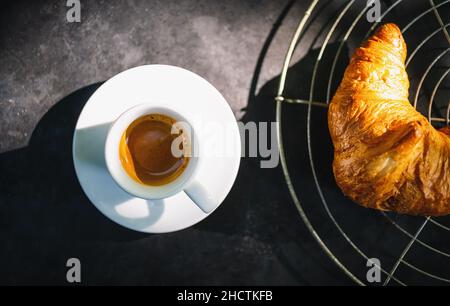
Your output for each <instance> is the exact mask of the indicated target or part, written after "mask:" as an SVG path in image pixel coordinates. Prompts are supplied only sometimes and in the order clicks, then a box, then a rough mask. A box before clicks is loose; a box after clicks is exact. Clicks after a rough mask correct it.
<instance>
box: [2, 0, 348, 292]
mask: <svg viewBox="0 0 450 306" xmlns="http://www.w3.org/2000/svg"><path fill="white" fill-rule="evenodd" d="M81 3H82V20H81V23H73V24H69V23H67V22H66V19H65V18H66V11H67V8H66V7H65V1H6V2H4V3H2V4H1V6H0V105H1V107H0V152H3V153H2V154H0V172H1V175H0V186H1V187H0V209H1V213H0V237H1V241H2V249H1V251H0V261H1V264H0V283H2V284H66V281H65V273H66V267H65V262H66V260H67V259H68V258H70V257H78V258H80V260H81V262H82V267H83V275H82V281H83V284H175V285H176V284H178V285H179V284H191V285H196V284H204V285H218V284H220V285H232V284H235V285H242V284H247V285H249V284H253V285H264V284H265V285H268V284H277V285H281V284H309V283H316V284H318V283H321V284H327V283H328V284H335V283H349V280H348V279H347V278H346V277H345V276H344V275H342V273H341V272H340V271H339V270H338V269H337V268H336V267H335V266H334V265H333V264H332V262H331V261H330V260H329V259H328V258H327V257H326V256H325V255H324V254H323V253H322V252H321V251H320V249H319V247H318V246H317V244H316V242H315V241H314V240H313V239H312V238H311V236H310V234H309V232H307V230H306V229H305V228H304V226H303V224H302V222H301V220H300V219H299V217H298V214H297V212H296V210H295V207H294V206H293V205H292V203H291V201H290V198H289V194H288V192H287V189H286V187H285V183H284V180H283V177H282V174H281V170H280V169H279V168H277V169H270V170H267V171H263V172H260V171H261V169H260V168H259V161H258V160H257V159H245V160H243V161H242V163H241V169H240V173H239V176H238V179H237V181H236V184H235V186H234V187H233V190H232V191H231V193H230V195H229V196H228V197H227V199H226V200H225V203H223V205H222V206H221V207H220V208H219V209H218V210H217V211H216V212H215V213H214V214H213V215H212V216H210V217H209V218H207V219H206V220H204V221H203V222H201V223H200V224H198V225H196V226H194V227H193V228H190V229H187V230H184V231H181V232H177V233H171V234H164V235H143V234H140V233H136V232H132V231H129V230H126V229H124V228H121V227H120V226H118V225H116V224H114V223H112V222H111V221H109V220H108V219H107V218H105V217H104V216H102V215H101V214H100V213H99V212H98V211H97V210H96V209H95V208H94V207H93V206H92V205H91V204H90V203H89V200H88V199H87V198H86V197H85V195H84V194H83V192H82V191H81V188H80V186H79V184H78V182H77V180H76V177H75V175H74V171H73V166H72V160H71V153H70V150H71V147H70V146H71V136H72V133H73V127H74V124H75V121H76V117H77V115H78V113H79V112H80V110H81V108H82V105H83V104H84V103H85V102H86V100H87V98H88V97H89V95H90V94H92V92H93V91H94V90H95V88H97V87H98V85H99V84H100V83H99V82H103V81H105V80H106V79H108V78H110V77H111V76H113V75H114V74H116V73H118V72H120V71H122V70H124V69H127V68H130V67H133V66H137V65H142V64H151V63H163V64H171V65H178V66H181V67H184V68H186V69H189V70H192V71H194V72H196V73H198V74H200V75H202V76H203V77H205V78H206V79H208V80H209V81H210V82H211V83H212V84H213V85H214V86H216V87H217V88H218V89H219V90H220V91H221V92H222V93H223V95H224V96H225V98H226V99H227V101H228V102H229V103H230V106H231V107H232V109H233V111H234V113H235V115H236V118H237V119H240V118H243V117H244V115H245V114H247V119H246V120H256V121H258V120H261V121H272V120H273V119H274V104H273V96H274V93H275V92H274V88H273V87H272V86H271V87H270V89H269V91H268V93H267V95H266V96H267V99H265V100H264V102H263V105H262V106H263V107H262V108H261V109H262V110H263V112H262V113H261V114H258V112H256V113H255V112H251V111H246V110H245V108H246V107H248V106H249V105H248V101H249V99H250V98H249V97H252V96H253V95H256V94H257V92H258V91H259V88H261V86H262V85H264V84H265V83H267V81H268V80H270V79H272V78H273V77H274V76H276V75H277V74H279V71H280V69H281V65H282V61H283V58H284V55H285V52H286V48H287V44H288V42H289V40H290V38H291V35H292V31H293V29H294V27H295V26H296V24H297V22H298V18H299V16H302V15H303V13H304V6H305V3H303V2H301V1H299V2H294V1H291V2H288V1H267V0H266V1H238V0H231V1H211V0H208V1H206V0H204V1H194V0H184V1H140V0H135V1H81ZM287 13H288V14H287ZM281 21H282V23H280V22H281ZM274 29H276V31H274ZM271 31H272V32H271ZM92 84H93V85H92ZM251 90H252V91H253V92H252V93H250V91H251ZM263 96H264V95H263ZM257 109H258V108H257Z"/></svg>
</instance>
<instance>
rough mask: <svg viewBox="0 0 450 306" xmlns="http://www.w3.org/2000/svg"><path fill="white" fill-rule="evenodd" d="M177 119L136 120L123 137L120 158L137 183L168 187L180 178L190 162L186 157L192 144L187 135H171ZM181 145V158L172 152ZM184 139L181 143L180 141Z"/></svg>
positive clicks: (152, 116)
mask: <svg viewBox="0 0 450 306" xmlns="http://www.w3.org/2000/svg"><path fill="white" fill-rule="evenodd" d="M175 123H176V120H175V119H173V118H171V117H169V116H166V115H163V114H156V113H155V114H148V115H145V116H142V117H140V118H138V119H136V120H134V121H133V122H132V123H131V124H130V125H129V126H128V128H127V129H126V130H125V132H124V133H123V135H122V138H121V140H120V145H119V156H120V161H121V163H122V166H123V168H124V169H125V171H126V172H127V173H128V175H129V176H131V177H132V178H133V179H134V180H135V181H137V182H139V183H141V184H144V185H150V186H161V185H165V184H168V183H170V182H172V181H174V180H175V179H176V178H178V177H179V176H180V175H181V174H182V173H183V171H184V170H185V169H186V167H187V165H188V163H189V155H188V154H185V152H187V150H188V149H189V146H190V143H189V139H188V137H187V135H186V133H184V132H183V130H181V129H180V130H179V131H178V133H175V134H172V126H173V124H175ZM177 137H181V138H178V141H177V142H176V143H177V144H178V145H179V149H180V151H181V152H183V153H182V154H181V156H180V157H177V156H176V154H175V155H174V154H173V153H172V143H174V141H175V139H176V138H177ZM180 139H181V141H180Z"/></svg>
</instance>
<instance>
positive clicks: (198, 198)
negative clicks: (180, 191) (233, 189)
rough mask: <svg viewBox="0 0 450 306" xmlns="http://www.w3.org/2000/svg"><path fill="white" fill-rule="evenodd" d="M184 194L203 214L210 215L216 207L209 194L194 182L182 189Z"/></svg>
mask: <svg viewBox="0 0 450 306" xmlns="http://www.w3.org/2000/svg"><path fill="white" fill-rule="evenodd" d="M184 193H186V195H187V196H188V197H189V198H190V199H191V200H192V202H194V203H195V205H197V206H198V207H199V208H200V209H201V210H203V212H204V213H207V214H208V213H210V212H211V211H213V210H214V209H215V208H216V207H217V203H216V201H214V199H213V198H212V197H211V194H210V193H209V192H208V191H207V190H206V189H205V187H203V186H202V185H201V184H200V183H199V182H197V181H194V182H192V183H190V184H189V185H188V186H186V187H185V188H184Z"/></svg>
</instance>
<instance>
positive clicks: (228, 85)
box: [0, 0, 303, 152]
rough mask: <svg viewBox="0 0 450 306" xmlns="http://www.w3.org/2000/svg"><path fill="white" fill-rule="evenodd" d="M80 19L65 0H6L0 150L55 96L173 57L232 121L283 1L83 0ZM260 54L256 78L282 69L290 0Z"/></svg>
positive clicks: (20, 138)
mask: <svg viewBox="0 0 450 306" xmlns="http://www.w3.org/2000/svg"><path fill="white" fill-rule="evenodd" d="M81 4H82V14H81V18H82V19H81V22H80V23H68V22H67V21H66V11H67V10H68V8H67V7H66V6H65V1H10V2H9V3H8V1H6V2H5V4H3V7H2V9H1V13H0V14H2V18H1V19H0V45H1V46H2V48H1V49H0V75H1V76H2V78H1V80H0V82H1V83H0V88H1V95H0V103H1V106H2V107H1V110H0V111H1V112H2V113H1V115H2V117H1V118H2V120H1V122H0V137H1V140H2V141H1V142H0V152H3V151H7V150H11V149H15V148H19V147H22V146H24V145H26V144H27V142H28V140H29V138H30V135H31V133H32V131H33V129H34V127H35V126H36V124H37V122H38V120H39V119H40V118H41V117H42V116H43V115H44V113H45V112H46V111H47V110H48V109H49V108H50V107H51V106H52V105H53V104H55V103H56V102H57V101H59V100H60V99H61V98H63V97H64V96H66V95H68V94H69V93H71V92H73V91H75V90H77V89H79V88H81V87H84V86H86V85H90V84H93V83H97V82H101V81H105V80H107V79H108V78H110V77H111V76H113V75H115V74H117V73H118V72H120V71H123V70H125V69H128V68H130V67H134V66H137V65H143V64H152V63H160V64H171V65H176V66H181V67H184V68H186V69H189V70H192V71H194V72H196V73H198V74H199V75H201V76H203V77H205V78H206V79H208V80H209V81H210V82H211V83H212V84H213V85H214V86H216V87H217V88H218V89H219V91H221V92H222V93H223V94H224V96H225V98H226V99H227V100H228V101H229V103H230V105H231V107H232V108H233V111H234V112H235V114H236V117H237V118H240V117H241V116H242V112H241V109H242V108H243V107H245V106H246V105H247V99H248V95H249V89H250V83H251V80H252V76H253V72H254V69H255V66H256V61H257V55H258V53H259V51H260V49H261V48H262V46H263V44H264V41H265V39H266V37H267V35H268V33H269V32H270V30H271V28H272V26H273V23H274V22H275V20H276V18H277V17H278V15H279V14H280V13H281V11H282V9H283V7H284V6H285V5H286V4H287V2H286V1H256V0H253V1H239V0H230V1H208V0H204V1H144V0H134V1H117V0H114V1H82V2H81ZM294 10H295V11H293V12H292V14H291V17H290V18H288V19H286V20H285V21H284V22H283V28H282V29H280V31H279V32H278V35H277V37H276V39H275V40H274V41H273V42H272V43H271V48H270V52H269V53H268V54H267V56H266V58H265V60H264V69H263V70H262V73H261V75H260V77H259V79H260V84H261V83H264V82H265V81H267V80H268V79H269V78H271V77H273V76H275V75H276V74H278V73H279V71H280V67H281V64H282V60H283V57H284V54H285V52H286V44H287V42H288V41H289V39H290V37H291V35H292V29H293V27H294V26H295V25H296V23H297V18H298V16H299V15H301V14H302V13H303V11H302V6H301V5H296V6H295V8H294Z"/></svg>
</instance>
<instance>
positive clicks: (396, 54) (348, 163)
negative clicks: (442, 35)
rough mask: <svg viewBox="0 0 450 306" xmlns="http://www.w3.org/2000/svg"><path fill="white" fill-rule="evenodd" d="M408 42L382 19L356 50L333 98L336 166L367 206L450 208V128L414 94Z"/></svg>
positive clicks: (343, 184)
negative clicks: (429, 114)
mask: <svg viewBox="0 0 450 306" xmlns="http://www.w3.org/2000/svg"><path fill="white" fill-rule="evenodd" d="M405 58H406V44H405V41H404V40H403V37H402V35H401V32H400V30H399V28H398V27H397V26H396V25H395V24H385V25H382V26H381V27H379V28H378V29H377V30H376V32H375V33H374V34H373V36H371V37H370V38H369V39H368V40H367V41H366V42H364V43H363V44H362V45H361V46H360V47H359V48H358V49H356V51H355V54H354V55H353V56H352V58H351V61H350V64H349V65H348V67H347V68H346V70H345V73H344V77H343V79H342V81H341V83H340V85H339V87H338V89H337V91H336V93H335V95H334V97H333V99H332V101H331V103H330V106H329V110H328V127H329V131H330V134H331V139H332V142H333V146H334V160H333V172H334V176H335V178H336V182H337V184H338V186H339V187H340V188H341V190H342V191H343V193H344V194H345V195H347V196H348V197H349V198H351V199H352V200H353V201H355V202H357V203H359V204H361V205H362V206H365V207H369V208H374V209H379V210H389V211H395V212H398V213H402V214H410V215H426V216H442V215H447V214H450V173H449V171H448V169H449V166H450V128H449V127H446V128H443V129H440V130H436V129H435V128H434V127H433V126H432V125H431V124H430V123H429V122H428V120H427V119H426V118H425V117H424V116H422V115H421V114H420V113H419V112H418V111H416V110H415V108H414V107H413V106H412V105H411V103H410V102H409V101H408V88H409V81H408V75H407V73H406V70H405Z"/></svg>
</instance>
